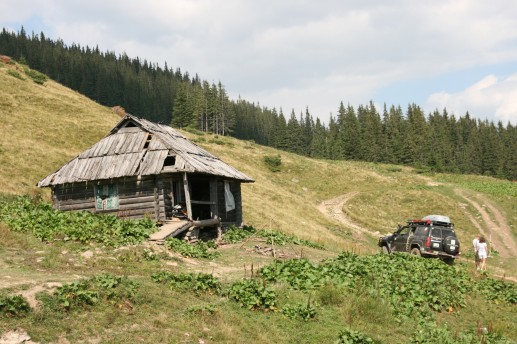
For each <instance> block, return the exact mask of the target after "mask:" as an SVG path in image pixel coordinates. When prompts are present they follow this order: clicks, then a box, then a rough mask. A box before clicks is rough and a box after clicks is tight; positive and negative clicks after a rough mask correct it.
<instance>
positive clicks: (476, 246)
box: [472, 235, 480, 270]
mask: <svg viewBox="0 0 517 344" xmlns="http://www.w3.org/2000/svg"><path fill="white" fill-rule="evenodd" d="M479 238H480V236H479V235H476V236H475V237H474V240H472V246H474V261H475V262H476V270H479V266H480V259H479V254H478V245H479Z"/></svg>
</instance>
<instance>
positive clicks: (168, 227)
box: [149, 221, 192, 241]
mask: <svg viewBox="0 0 517 344" xmlns="http://www.w3.org/2000/svg"><path fill="white" fill-rule="evenodd" d="M191 226H192V224H191V222H190V221H175V222H167V223H166V224H164V225H163V226H162V227H161V228H160V230H159V231H158V232H156V233H153V234H151V235H150V236H149V240H153V241H156V240H165V239H166V238H168V237H170V236H176V235H178V234H180V233H182V232H184V231H186V230H187V229H189V228H190V227H191Z"/></svg>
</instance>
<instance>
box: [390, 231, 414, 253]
mask: <svg viewBox="0 0 517 344" xmlns="http://www.w3.org/2000/svg"><path fill="white" fill-rule="evenodd" d="M410 229H411V227H409V226H404V227H402V228H401V229H400V230H399V231H398V232H397V233H396V234H395V236H394V239H393V243H392V245H391V250H392V251H396V252H407V244H408V238H409V232H410Z"/></svg>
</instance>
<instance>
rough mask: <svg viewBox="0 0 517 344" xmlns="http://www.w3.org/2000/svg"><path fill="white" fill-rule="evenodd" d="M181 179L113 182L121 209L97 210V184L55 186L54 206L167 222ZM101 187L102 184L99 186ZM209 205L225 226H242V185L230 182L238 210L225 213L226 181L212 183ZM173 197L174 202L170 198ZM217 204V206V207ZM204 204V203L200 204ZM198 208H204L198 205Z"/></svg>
mask: <svg viewBox="0 0 517 344" xmlns="http://www.w3.org/2000/svg"><path fill="white" fill-rule="evenodd" d="M179 178H180V176H179V175H172V174H166V175H161V176H144V177H140V178H138V177H126V178H119V179H115V180H113V181H112V183H116V184H117V188H118V198H119V209H113V210H97V209H96V208H95V186H96V185H97V182H95V183H93V182H83V183H72V184H63V185H56V186H55V187H53V189H52V203H53V205H54V208H55V209H59V210H65V211H68V210H86V211H90V212H92V213H108V214H114V215H117V216H118V217H121V218H128V219H137V218H143V217H144V216H148V217H150V218H151V219H153V220H155V221H157V220H166V219H168V218H169V217H170V214H171V211H172V207H173V205H174V202H175V200H174V195H172V193H173V190H171V189H172V188H171V185H172V181H173V180H174V181H176V182H178V183H181V179H179ZM100 183H102V181H101V182H100ZM210 189H211V190H210V191H209V192H210V196H211V197H210V201H208V202H206V203H207V204H206V207H207V210H208V209H209V211H210V212H211V213H212V214H213V213H214V212H216V214H215V215H217V216H218V217H220V218H221V222H222V224H223V226H228V225H231V224H234V225H237V226H240V225H242V199H241V186H240V183H239V182H230V190H231V192H232V194H233V197H234V198H235V207H236V208H235V209H234V210H231V211H229V212H226V209H225V202H224V181H223V180H219V179H218V180H217V182H216V183H215V182H210ZM214 193H215V195H214ZM171 195H172V198H171ZM214 202H215V203H216V204H214ZM198 203H203V202H198ZM196 206H199V207H201V206H205V205H202V204H201V205H200V204H196Z"/></svg>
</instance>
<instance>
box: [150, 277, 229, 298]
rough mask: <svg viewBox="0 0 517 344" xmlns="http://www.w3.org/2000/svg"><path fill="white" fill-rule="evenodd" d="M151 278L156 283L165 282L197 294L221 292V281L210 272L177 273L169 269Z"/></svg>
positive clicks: (171, 286) (173, 287)
mask: <svg viewBox="0 0 517 344" xmlns="http://www.w3.org/2000/svg"><path fill="white" fill-rule="evenodd" d="M151 278H152V280H153V281H154V282H156V283H165V284H168V285H169V286H170V288H172V289H181V290H184V291H186V292H189V291H194V292H195V293H197V294H200V293H205V294H219V293H220V292H221V283H220V282H219V280H218V279H217V278H216V277H214V276H212V275H210V274H203V273H178V274H175V273H172V272H169V271H161V272H157V273H154V274H153V275H152V276H151Z"/></svg>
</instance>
